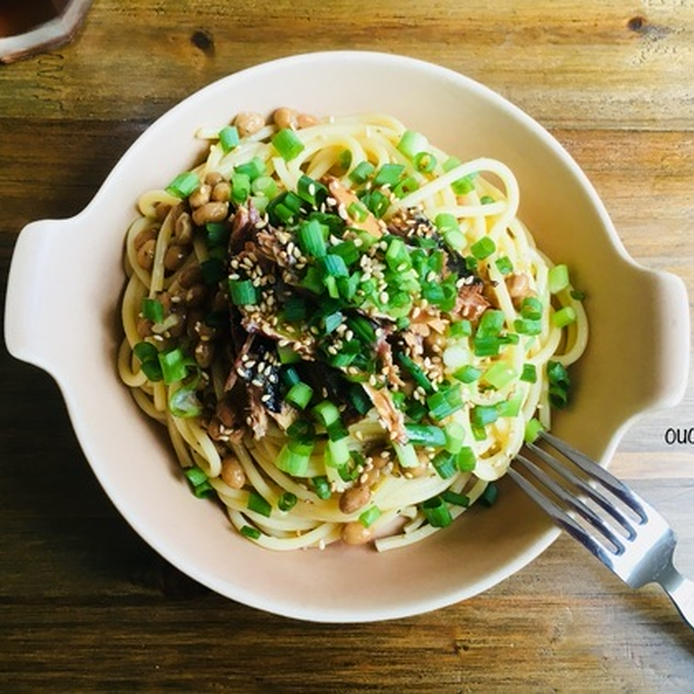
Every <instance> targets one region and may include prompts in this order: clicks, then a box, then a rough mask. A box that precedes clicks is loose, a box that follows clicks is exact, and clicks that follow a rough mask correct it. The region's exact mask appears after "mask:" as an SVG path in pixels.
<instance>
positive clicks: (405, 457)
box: [393, 432, 443, 468]
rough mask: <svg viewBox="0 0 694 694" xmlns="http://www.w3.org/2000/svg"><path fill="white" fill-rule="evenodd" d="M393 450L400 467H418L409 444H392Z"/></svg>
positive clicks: (417, 459)
mask: <svg viewBox="0 0 694 694" xmlns="http://www.w3.org/2000/svg"><path fill="white" fill-rule="evenodd" d="M442 433H443V432H442ZM393 450H395V455H397V456H398V461H399V463H400V466H401V467H404V468H408V467H419V458H418V457H417V452H416V451H415V449H414V446H413V445H412V444H411V443H394V444H393Z"/></svg>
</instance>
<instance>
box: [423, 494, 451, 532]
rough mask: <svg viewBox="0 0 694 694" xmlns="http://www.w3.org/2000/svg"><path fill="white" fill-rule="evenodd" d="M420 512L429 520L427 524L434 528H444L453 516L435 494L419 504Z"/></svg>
mask: <svg viewBox="0 0 694 694" xmlns="http://www.w3.org/2000/svg"><path fill="white" fill-rule="evenodd" d="M421 509H422V513H423V514H424V516H425V517H426V519H427V520H428V521H429V525H431V526H433V527H434V528H445V527H446V526H448V525H450V524H451V522H452V520H453V518H452V517H451V512H450V511H449V510H448V506H446V502H445V501H444V500H443V499H442V498H441V497H440V496H435V497H433V498H431V499H427V500H426V501H424V502H423V503H422V504H421Z"/></svg>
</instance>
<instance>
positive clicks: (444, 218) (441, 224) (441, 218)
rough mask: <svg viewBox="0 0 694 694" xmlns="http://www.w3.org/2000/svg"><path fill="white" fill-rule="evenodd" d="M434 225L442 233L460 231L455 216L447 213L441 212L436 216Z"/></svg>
mask: <svg viewBox="0 0 694 694" xmlns="http://www.w3.org/2000/svg"><path fill="white" fill-rule="evenodd" d="M434 224H436V228H437V229H438V230H439V231H440V232H441V233H445V232H447V231H459V230H460V226H459V225H458V220H457V219H456V218H455V216H454V215H452V214H448V213H447V212H440V213H439V214H437V215H436V218H435V219H434Z"/></svg>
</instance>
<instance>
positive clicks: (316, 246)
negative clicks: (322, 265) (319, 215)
mask: <svg viewBox="0 0 694 694" xmlns="http://www.w3.org/2000/svg"><path fill="white" fill-rule="evenodd" d="M327 231H328V227H326V226H325V225H324V224H321V223H320V222H318V221H317V220H315V219H309V220H308V221H305V222H302V223H301V226H300V227H299V231H298V232H297V233H298V238H299V246H301V250H302V251H303V252H304V253H306V255H309V256H313V257H314V258H322V257H323V256H324V255H325V252H326V251H325V236H324V235H325V233H326V232H327Z"/></svg>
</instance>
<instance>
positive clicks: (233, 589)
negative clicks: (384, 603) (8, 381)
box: [7, 50, 686, 623]
mask: <svg viewBox="0 0 694 694" xmlns="http://www.w3.org/2000/svg"><path fill="white" fill-rule="evenodd" d="M354 59H358V60H364V59H368V60H372V61H374V63H377V64H378V65H380V66H388V65H397V66H398V67H411V68H415V69H417V70H420V71H424V72H428V73H429V74H430V75H432V76H435V77H436V78H438V79H441V78H444V79H446V80H448V81H449V82H451V83H452V84H453V85H454V86H455V87H462V88H464V89H465V90H466V91H468V92H469V93H472V94H473V95H474V96H476V97H482V98H483V99H484V100H486V101H487V102H489V103H491V104H492V105H493V106H496V107H497V108H499V109H501V110H503V111H505V112H506V113H507V114H508V115H509V116H511V117H512V118H514V119H516V120H518V121H519V122H520V123H521V124H522V125H524V126H525V127H527V128H528V129H529V130H530V131H532V132H533V133H534V135H536V136H537V137H538V138H539V139H540V141H541V142H542V143H543V144H544V145H545V146H547V147H548V148H549V149H550V150H551V152H552V153H553V154H554V156H556V157H557V158H558V159H560V160H561V162H562V163H563V165H564V166H566V167H567V168H568V170H569V172H570V173H571V174H572V176H573V178H574V180H575V182H576V185H577V186H579V187H580V188H581V189H582V191H583V192H584V193H585V194H586V196H587V202H586V204H587V205H591V206H592V207H593V209H594V211H595V213H596V214H597V217H598V219H599V221H600V223H601V225H602V227H603V230H604V232H605V237H606V240H608V241H609V243H611V245H612V247H613V249H614V250H615V251H616V252H617V254H618V256H619V258H620V260H621V261H622V262H624V263H625V264H627V265H629V266H631V267H632V268H633V269H634V270H641V271H646V269H645V268H643V267H642V266H641V265H639V264H638V263H637V262H636V261H634V260H633V258H631V257H630V256H629V255H628V253H627V251H626V249H625V248H624V246H623V244H622V242H621V240H620V239H619V237H618V235H617V232H616V230H615V228H614V225H613V224H612V221H611V220H610V217H609V215H608V213H607V210H606V208H605V206H604V204H603V202H602V200H601V199H600V197H599V196H598V194H597V192H596V190H595V189H594V187H593V185H592V184H591V183H590V181H589V179H588V177H587V176H586V174H585V173H584V172H583V171H582V169H581V168H580V167H579V165H578V164H577V163H576V161H575V160H574V159H573V158H572V156H571V155H570V154H569V153H568V152H567V150H566V149H565V148H564V147H563V146H562V145H561V144H560V143H559V142H558V141H557V140H556V139H555V138H554V137H553V136H552V135H551V134H550V133H549V132H548V131H547V130H546V129H545V128H543V127H542V126H541V125H540V124H539V123H538V122H537V121H535V120H534V119H533V118H532V117H531V116H529V115H528V114H527V113H525V112H524V111H523V110H522V109H520V108H519V107H518V106H516V105H515V104H513V103H512V102H510V101H509V100H508V99H506V98H505V97H503V96H501V95H500V94H498V93H497V92H495V91H494V90H492V89H490V88H489V87H487V86H485V85H483V84H481V83H479V82H477V81H476V80H474V79H472V78H470V77H467V76H466V75H463V74H461V73H458V72H456V71H454V70H452V69H449V68H445V67H443V66H440V65H437V64H434V63H431V62H427V61H424V60H420V59H417V58H412V57H408V56H402V55H397V54H391V53H383V52H378V51H358V50H339V51H319V52H308V53H301V54H296V55H291V56H286V57H282V58H277V59H274V60H270V61H267V62H264V63H260V64H258V65H255V66H251V67H248V68H245V69H243V70H240V71H238V72H235V73H231V74H229V75H226V76H224V77H221V78H220V79H217V80H215V81H214V82H211V83H210V84H208V85H206V86H204V87H202V88H201V89H199V90H197V91H195V92H193V93H192V94H190V95H189V96H187V97H186V98H184V99H183V100H181V101H179V102H178V103H176V104H175V105H174V106H172V107H171V108H170V109H168V110H167V111H166V112H164V113H163V114H162V115H161V116H160V117H159V118H157V119H156V120H155V121H153V122H152V123H151V124H150V125H149V126H148V127H147V129H146V130H145V131H144V132H142V133H141V134H140V135H139V136H138V137H137V139H136V140H135V141H134V142H133V143H132V144H131V145H130V146H129V147H128V149H127V150H126V151H125V152H124V153H123V155H122V156H121V157H120V159H119V160H118V162H117V163H116V164H115V165H114V166H113V168H112V169H111V171H110V173H109V174H108V175H107V177H106V179H105V180H104V182H103V183H102V185H101V186H100V188H99V190H98V191H97V192H96V194H95V195H94V197H93V198H92V199H91V201H90V202H89V203H88V204H87V205H86V206H85V208H84V209H83V210H82V211H81V212H79V213H78V214H77V215H75V216H74V217H72V218H70V219H69V220H62V222H58V223H64V224H67V223H78V222H79V221H80V219H81V218H82V217H83V216H87V215H89V214H90V213H91V211H92V209H93V208H95V207H97V206H98V205H99V204H100V202H101V199H102V198H103V197H104V196H105V195H106V193H107V191H108V189H109V187H110V185H111V181H112V180H113V179H114V178H116V177H117V176H119V175H120V172H121V170H122V169H124V168H125V169H127V167H128V165H129V164H128V163H129V160H130V159H131V158H132V157H133V154H134V153H135V152H136V151H138V150H140V149H143V148H146V147H147V146H148V144H149V140H150V139H151V138H152V137H154V133H155V132H156V130H157V129H158V128H159V127H160V126H161V125H162V124H164V123H166V122H168V121H169V120H171V119H173V118H175V117H176V115H177V113H178V111H179V110H181V109H183V108H184V107H185V106H186V105H188V104H189V103H190V102H193V101H196V100H198V99H200V98H201V97H202V96H203V95H204V94H206V93H208V92H211V91H214V90H216V89H219V87H220V85H222V84H224V83H226V82H233V81H235V80H237V79H241V78H242V77H244V76H247V75H248V74H249V73H256V74H257V73H266V72H271V71H273V70H274V69H276V68H277V67H278V66H280V65H282V66H284V65H301V64H312V65H315V63H316V62H318V61H320V62H327V63H329V62H330V61H340V62H342V61H349V60H354ZM54 223H55V222H54ZM36 224H40V222H39V223H36ZM648 272H653V271H650V270H648ZM653 274H666V273H657V272H653ZM8 300H9V292H8ZM8 303H9V301H8ZM8 337H9V336H8ZM7 341H8V346H10V345H9V340H7ZM11 351H12V350H11ZM16 356H18V357H19V358H22V357H21V356H20V355H19V354H16ZM30 361H32V363H36V365H37V366H39V367H40V368H42V369H44V370H46V371H47V372H48V373H49V374H50V375H51V376H52V377H53V378H54V380H55V381H56V382H57V384H58V386H59V388H60V390H61V394H62V396H63V398H64V400H65V402H66V406H67V409H68V412H69V415H70V419H71V422H72V425H73V427H74V430H75V433H76V435H77V438H78V440H79V442H80V445H81V447H82V449H83V451H84V453H85V457H86V458H87V460H88V462H89V464H90V467H91V468H92V470H93V471H94V473H95V476H96V477H97V479H98V481H99V483H100V484H101V486H102V488H103V489H104V491H105V492H106V494H107V496H108V497H109V499H110V500H111V502H112V503H113V504H114V506H115V507H116V508H117V509H118V511H119V512H120V513H121V515H122V516H123V518H124V519H125V520H126V522H127V523H128V524H129V525H130V526H131V527H132V528H133V529H134V530H135V532H137V534H138V535H140V537H142V538H143V539H144V540H145V542H147V544H149V545H150V546H151V547H152V548H153V549H154V550H155V551H156V552H158V553H159V554H160V555H161V556H162V557H164V558H165V559H166V560H167V561H168V562H170V563H171V564H172V565H174V566H175V567H176V568H178V569H179V570H180V571H182V572H183V573H185V574H187V575H189V576H191V577H192V578H194V579H195V580H197V581H198V582H199V583H201V584H203V585H205V586H207V587H208V588H211V589H212V590H214V591H215V592H217V593H219V594H221V595H224V596H225V597H228V598H231V599H233V600H235V601H238V602H240V603H243V604H246V605H249V606H251V607H254V608H257V609H260V610H264V611H267V612H271V613H274V614H278V615H282V616H284V617H290V618H294V619H301V620H306V621H312V622H327V623H354V622H372V621H380V620H386V619H395V618H402V617H408V616H413V615H417V614H422V613H425V612H429V611H432V610H435V609H438V608H441V607H445V606H448V605H451V604H453V603H456V602H459V601H461V600H464V599H466V598H469V597H472V596H474V595H477V594H478V593H481V592H484V591H486V590H488V589H489V588H491V587H493V586H495V585H496V584H497V583H500V582H501V581H503V580H504V579H506V578H508V577H509V576H511V575H512V574H514V573H515V572H517V571H518V570H520V569H521V568H523V567H524V566H526V565H527V564H529V563H530V562H531V561H533V560H534V559H536V558H537V557H538V556H539V555H540V554H541V553H542V552H544V550H545V549H547V548H548V547H549V546H550V545H551V544H552V543H553V542H554V541H555V540H556V539H557V537H558V536H559V535H560V534H561V531H560V530H559V528H556V527H550V528H549V529H548V530H547V531H545V532H543V533H542V534H541V535H539V536H538V537H537V538H536V540H535V541H534V542H533V543H532V545H531V547H530V548H528V549H527V550H525V551H524V552H521V553H520V554H518V555H517V556H515V557H514V558H513V559H511V560H509V561H506V562H505V563H504V564H503V565H502V566H500V567H499V568H498V569H496V570H495V571H492V572H490V573H489V574H487V575H485V577H484V578H483V579H480V580H478V581H476V582H475V583H472V584H469V585H466V586H464V587H461V588H458V589H451V590H447V591H445V592H439V593H436V594H435V595H432V596H431V597H430V598H428V599H425V600H422V599H411V600H409V601H406V602H403V603H402V604H399V605H397V606H390V607H387V608H383V609H373V608H369V609H366V610H361V611H360V609H359V608H358V607H356V608H354V609H352V608H350V609H345V608H322V607H321V608H313V607H311V606H310V605H308V606H305V605H302V604H300V603H298V602H297V601H291V600H283V599H277V598H265V597H263V596H262V595H259V594H257V593H255V592H253V591H252V590H248V589H243V588H239V587H238V586H233V585H230V584H229V583H228V582H227V581H225V580H223V579H221V578H220V579H218V578H216V577H215V576H212V575H208V573H207V572H206V571H205V570H203V569H199V568H198V567H197V566H195V565H192V564H188V563H187V562H186V560H185V558H184V557H182V556H180V553H179V551H178V550H177V547H176V544H175V542H173V541H172V540H170V539H169V538H168V537H166V536H162V535H161V534H159V533H156V532H155V531H152V532H150V530H149V529H148V527H147V523H146V521H145V520H144V519H143V518H141V516H142V514H141V512H140V511H138V509H137V508H135V506H134V505H133V504H132V503H131V502H130V501H129V500H128V499H127V498H126V497H124V496H122V495H121V494H120V492H119V491H118V490H117V489H116V488H115V485H113V484H112V482H111V479H110V478H109V475H108V474H107V473H105V471H104V470H103V469H98V465H96V466H95V464H93V463H92V460H98V458H99V455H98V451H97V450H93V449H92V445H91V442H90V437H89V435H88V425H87V423H86V421H85V420H84V418H83V417H82V416H81V414H80V407H79V403H78V402H76V401H75V400H74V399H73V394H72V390H71V388H70V387H69V384H67V383H63V382H62V378H61V374H60V371H59V369H53V368H52V367H51V365H48V364H46V363H38V361H34V360H31V359H30ZM685 385H686V384H683V386H682V391H683V390H684V387H685ZM675 398H676V399H677V400H679V399H680V398H681V393H679V394H675V395H674V396H673V398H672V399H673V400H674V399H675ZM658 404H659V403H655V402H654V403H652V404H650V405H649V406H648V407H644V408H643V409H642V410H641V411H639V412H637V413H635V414H634V415H632V416H631V417H629V418H628V419H626V420H625V421H624V422H622V424H621V425H620V426H619V427H618V428H617V429H616V431H615V432H614V433H613V435H612V437H611V438H610V440H609V441H608V442H607V444H606V446H605V449H604V451H603V454H602V455H601V456H600V461H599V462H601V464H603V465H605V464H606V463H607V461H609V459H610V458H611V457H612V455H613V453H614V451H615V449H616V447H617V445H618V443H619V441H620V439H621V438H622V436H623V434H624V432H625V431H626V429H627V428H628V427H629V426H630V425H631V424H632V423H633V422H634V421H635V420H636V419H638V418H639V417H641V416H643V415H644V414H645V413H646V412H648V411H649V410H651V409H653V408H654V407H656V406H657V405H658Z"/></svg>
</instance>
